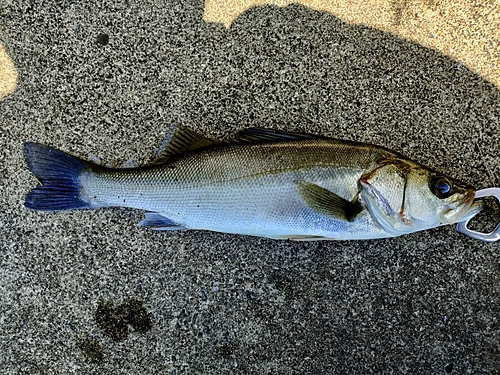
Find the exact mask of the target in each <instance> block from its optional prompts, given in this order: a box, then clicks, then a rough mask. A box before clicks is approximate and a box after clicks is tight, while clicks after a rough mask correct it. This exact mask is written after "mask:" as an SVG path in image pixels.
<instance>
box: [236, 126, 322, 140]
mask: <svg viewBox="0 0 500 375" xmlns="http://www.w3.org/2000/svg"><path fill="white" fill-rule="evenodd" d="M318 138H320V137H319V136H317V135H312V134H305V133H291V132H284V131H281V130H272V129H263V128H249V129H245V130H242V131H241V132H239V133H238V135H237V136H236V137H235V138H233V139H231V140H230V141H229V143H260V142H283V141H299V140H304V139H318Z"/></svg>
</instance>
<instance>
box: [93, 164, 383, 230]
mask: <svg viewBox="0 0 500 375" xmlns="http://www.w3.org/2000/svg"><path fill="white" fill-rule="evenodd" d="M360 173H361V171H347V170H346V171H345V173H343V175H342V176H339V172H338V171H337V172H336V174H335V176H332V175H331V172H329V171H328V169H324V170H315V171H314V173H311V171H295V172H287V173H278V174H268V175H261V176H257V177H252V178H242V179H238V180H233V181H220V182H217V183H215V182H214V181H210V182H209V183H208V182H207V183H200V181H196V182H194V183H188V182H179V183H176V182H175V181H172V180H171V179H159V180H150V179H148V180H147V181H149V182H148V183H139V182H140V181H137V180H134V179H125V180H123V179H120V180H117V181H110V180H103V179H102V178H99V177H97V178H96V176H87V177H86V179H87V181H86V182H85V184H86V186H87V188H86V189H85V190H86V191H85V194H86V195H87V196H88V197H89V199H92V200H93V202H94V206H96V207H99V206H101V207H102V206H126V207H133V208H139V209H144V210H148V211H153V212H158V213H160V214H162V215H163V216H165V217H166V218H168V219H170V220H171V221H173V222H175V223H177V224H179V225H181V226H184V227H185V228H189V229H204V230H211V231H217V232H225V233H236V234H244V235H253V236H261V237H269V238H296V239H306V238H314V237H322V238H329V239H369V238H383V237H390V236H391V235H390V234H388V233H385V232H384V231H383V230H382V229H381V228H380V227H379V226H378V225H377V224H376V223H375V222H374V221H373V219H372V218H371V216H370V215H369V213H368V212H367V210H363V212H361V213H360V214H359V215H358V216H357V217H356V219H355V220H354V221H352V222H347V221H344V220H337V219H335V218H333V217H328V216H324V215H320V214H318V213H317V212H316V211H314V210H312V209H311V208H309V207H308V206H307V205H306V204H304V202H303V201H302V199H301V198H300V196H299V195H298V192H297V189H296V186H295V183H294V181H296V180H305V181H308V182H312V183H315V184H318V185H320V186H322V187H324V188H326V189H329V190H331V191H333V192H335V193H336V194H338V195H340V196H342V197H343V198H345V199H348V200H351V199H352V198H353V197H354V196H355V195H356V193H357V190H358V188H357V180H358V178H359V175H360ZM313 176H314V177H313ZM151 181H153V182H151Z"/></svg>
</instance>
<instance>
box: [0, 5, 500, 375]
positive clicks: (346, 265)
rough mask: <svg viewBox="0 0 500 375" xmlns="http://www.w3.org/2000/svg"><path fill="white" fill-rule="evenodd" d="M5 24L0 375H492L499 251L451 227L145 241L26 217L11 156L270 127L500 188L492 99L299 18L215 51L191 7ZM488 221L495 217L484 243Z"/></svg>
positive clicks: (122, 225) (76, 220)
mask: <svg viewBox="0 0 500 375" xmlns="http://www.w3.org/2000/svg"><path fill="white" fill-rule="evenodd" d="M9 3H10V5H9V4H7V5H5V6H4V7H3V8H0V9H1V10H0V11H1V12H2V13H0V15H1V22H0V31H1V33H0V39H1V41H2V42H4V43H5V45H6V48H7V51H8V53H9V55H10V56H11V57H12V59H13V60H14V63H15V65H16V67H17V69H18V70H19V86H18V88H17V90H16V91H15V92H14V93H13V94H12V95H10V96H8V97H7V98H5V99H4V100H3V101H1V102H0V114H1V116H0V163H1V164H0V191H1V195H0V226H1V229H0V249H1V252H0V256H1V260H0V302H1V304H0V372H1V373H2V374H73V373H74V374H101V373H102V374H176V375H177V374H337V373H338V374H379V373H411V374H448V373H451V374H465V373H470V374H495V373H500V322H499V316H500V305H499V304H500V245H499V244H485V243H481V242H478V241H475V240H472V239H469V238H467V237H465V236H463V235H460V234H458V233H456V232H455V230H454V228H453V227H445V228H439V229H435V230H430V231H427V232H423V233H417V234H413V235H409V236H405V237H400V238H396V239H387V240H372V241H352V242H344V241H341V242H316V243H315V242H312V243H295V242H289V241H273V240H266V239H260V238H252V237H244V236H236V235H225V234H218V233H210V232H201V231H185V232H172V233H153V232H151V231H149V230H145V229H143V228H139V227H137V225H136V223H137V222H138V221H140V220H141V218H142V213H141V212H139V211H134V210H129V209H103V210H99V211H79V212H63V213H53V214H50V213H48V214H46V213H37V212H29V211H28V210H26V209H25V208H24V207H23V199H24V196H25V194H26V193H27V192H28V191H29V189H30V188H32V187H34V186H35V185H36V179H35V178H34V177H33V176H32V175H31V174H30V173H29V171H28V170H27V168H26V165H25V163H24V161H23V156H22V152H21V149H22V143H23V142H26V141H36V142H40V143H44V144H48V145H51V146H54V147H57V148H60V149H62V150H64V151H67V152H70V153H72V154H74V155H77V156H80V157H82V158H86V159H89V158H91V157H94V156H93V155H97V156H99V157H100V158H101V160H102V162H103V163H104V164H107V163H110V164H113V165H120V164H122V163H124V162H126V161H127V160H129V159H131V158H133V159H135V160H136V161H137V162H139V163H145V162H147V161H148V160H150V159H151V158H152V157H153V155H154V152H155V150H156V147H157V146H158V145H159V144H160V142H161V140H162V138H163V135H164V134H165V133H166V131H167V129H168V127H169V126H170V125H171V124H183V125H187V126H189V127H191V128H193V129H196V130H198V131H200V132H202V133H204V134H207V135H210V136H213V137H229V136H230V135H232V134H234V133H235V132H236V131H237V130H240V129H243V128H246V127H251V126H261V127H270V128H276V129H283V130H290V131H307V132H310V133H317V134H323V135H328V136H334V137H337V138H344V139H351V140H358V141H365V142H371V143H375V144H380V145H384V146H387V147H390V148H393V149H395V150H397V151H400V152H402V153H404V154H405V155H407V156H409V157H412V158H413V159H416V160H419V161H421V162H424V163H425V164H427V165H429V166H431V167H434V168H436V169H438V170H440V171H443V172H445V173H448V174H450V175H452V176H455V177H457V178H460V179H462V180H465V181H467V182H469V183H472V184H474V185H475V186H477V187H478V188H482V187H487V186H492V185H497V186H498V185H499V184H500V177H499V176H500V153H499V150H500V136H499V121H500V90H499V88H497V87H495V86H493V85H492V84H490V83H488V82H487V81H485V80H484V79H482V78H481V77H480V76H478V75H476V74H475V73H473V72H471V71H470V70H468V69H467V68H465V67H464V66H462V65H460V64H459V63H457V62H455V61H452V60H450V59H449V58H447V57H445V56H443V55H441V54H440V53H438V52H435V51H432V50H429V49H426V48H423V47H421V46H419V45H416V44H413V43H410V42H406V41H403V40H401V39H399V38H397V37H394V36H391V35H388V34H386V33H384V32H381V31H377V30H374V29H371V28H367V27H363V26H352V25H348V24H346V23H343V22H341V21H339V20H338V19H337V18H335V17H333V16H332V15H329V14H326V13H321V12H316V11H311V10H308V9H306V8H304V7H302V6H289V7H286V8H277V7H272V6H264V7H260V8H254V9H252V10H250V11H248V12H246V13H245V14H243V15H242V16H240V17H239V18H238V19H237V20H236V22H235V23H234V24H233V26H232V27H231V29H229V30H226V29H224V28H223V27H222V26H221V25H217V24H207V23H205V22H203V21H202V10H203V3H202V2H201V1H178V2H168V1H157V2H155V1H149V2H148V1H141V2H140V3H139V2H137V3H128V2H119V1H116V2H112V1H104V2H92V4H88V5H83V4H80V3H78V2H75V3H73V2H45V3H44V2H41V1H40V2H37V4H36V5H35V2H30V1H27V2H23V1H11V2H9ZM100 34H101V35H100ZM103 34H106V35H108V37H109V40H107V42H108V43H106V39H107V38H106V36H105V35H103ZM498 220H500V214H499V211H498V209H497V208H496V207H495V206H492V208H491V209H488V210H487V211H486V213H485V214H484V215H482V219H481V220H477V222H478V223H479V224H478V225H479V226H480V225H481V224H483V225H486V224H487V223H489V227H490V228H491V227H492V226H493V224H494V223H496V222H497V221H498Z"/></svg>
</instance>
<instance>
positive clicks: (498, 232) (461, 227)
mask: <svg viewBox="0 0 500 375" xmlns="http://www.w3.org/2000/svg"><path fill="white" fill-rule="evenodd" d="M483 197H495V198H496V199H497V200H498V202H500V188H498V187H492V188H487V189H482V190H478V191H476V194H475V195H474V199H475V198H483ZM469 220H470V219H469ZM469 220H466V221H462V222H461V223H458V224H457V231H459V232H460V233H462V234H465V235H466V236H469V237H471V238H474V239H476V240H481V241H485V242H495V241H498V240H500V223H498V225H497V227H496V228H495V229H494V230H493V232H491V233H482V232H476V231H475V230H471V229H469V228H467V224H468V223H469Z"/></svg>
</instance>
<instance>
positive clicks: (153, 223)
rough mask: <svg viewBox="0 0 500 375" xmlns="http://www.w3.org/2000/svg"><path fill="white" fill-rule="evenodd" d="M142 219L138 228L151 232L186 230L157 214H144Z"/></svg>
mask: <svg viewBox="0 0 500 375" xmlns="http://www.w3.org/2000/svg"><path fill="white" fill-rule="evenodd" d="M144 216H145V217H144V219H143V220H141V221H140V222H139V224H138V225H139V226H141V227H148V228H151V229H152V230H180V229H186V227H184V226H183V225H181V224H177V223H175V222H173V221H172V220H170V219H167V218H166V217H165V216H162V215H161V214H159V213H157V212H146V213H145V214H144Z"/></svg>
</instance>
